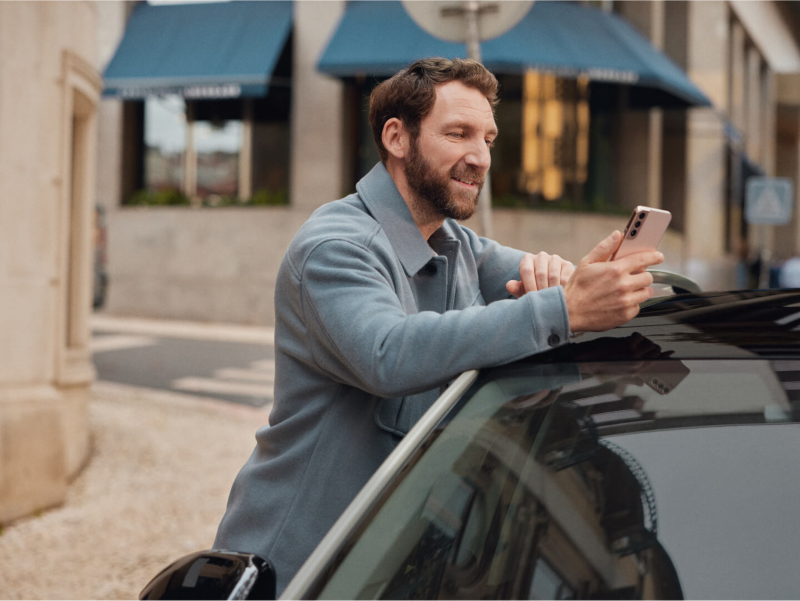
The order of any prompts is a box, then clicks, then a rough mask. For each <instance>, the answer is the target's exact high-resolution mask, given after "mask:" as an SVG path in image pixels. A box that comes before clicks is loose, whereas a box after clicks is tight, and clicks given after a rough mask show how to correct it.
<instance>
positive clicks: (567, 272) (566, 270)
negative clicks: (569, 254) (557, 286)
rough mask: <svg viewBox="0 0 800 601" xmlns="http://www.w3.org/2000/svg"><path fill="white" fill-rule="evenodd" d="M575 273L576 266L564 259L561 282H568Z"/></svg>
mask: <svg viewBox="0 0 800 601" xmlns="http://www.w3.org/2000/svg"><path fill="white" fill-rule="evenodd" d="M573 273H575V266H574V265H573V264H572V263H570V262H569V261H564V262H563V263H562V264H561V284H562V285H564V284H566V283H567V282H568V281H569V279H570V278H571V277H572V274H573Z"/></svg>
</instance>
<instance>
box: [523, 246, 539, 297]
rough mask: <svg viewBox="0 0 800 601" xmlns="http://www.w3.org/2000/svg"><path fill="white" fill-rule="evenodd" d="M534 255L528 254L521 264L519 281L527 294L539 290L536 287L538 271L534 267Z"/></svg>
mask: <svg viewBox="0 0 800 601" xmlns="http://www.w3.org/2000/svg"><path fill="white" fill-rule="evenodd" d="M533 260H534V259H533V255H532V254H530V253H528V254H526V255H525V256H524V257H522V260H521V261H520V262H519V279H520V280H521V282H522V287H523V288H524V289H525V292H532V291H534V290H538V288H537V287H536V269H535V268H534V266H533Z"/></svg>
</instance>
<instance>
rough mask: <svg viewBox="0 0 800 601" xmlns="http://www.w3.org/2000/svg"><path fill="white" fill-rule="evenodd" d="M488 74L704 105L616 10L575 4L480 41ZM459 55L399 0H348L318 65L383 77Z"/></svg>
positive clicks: (543, 8)
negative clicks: (550, 79) (636, 91)
mask: <svg viewBox="0 0 800 601" xmlns="http://www.w3.org/2000/svg"><path fill="white" fill-rule="evenodd" d="M481 52H482V54H483V62H484V64H485V65H486V66H487V67H488V68H489V69H490V70H492V71H493V72H494V73H505V74H509V73H510V74H513V73H523V72H524V71H526V70H528V69H536V70H539V71H547V72H552V73H556V74H557V75H561V76H564V77H577V76H578V75H585V76H587V77H589V78H590V79H591V80H592V81H600V82H613V83H622V84H629V85H632V86H637V87H643V88H649V89H650V90H653V91H656V92H660V93H661V94H660V95H659V94H655V95H653V94H651V95H650V97H651V98H652V99H653V103H654V104H659V103H660V104H671V103H674V104H679V105H701V106H709V105H710V104H711V102H710V101H709V100H708V98H707V97H706V96H705V95H704V94H703V93H702V92H701V91H700V90H699V89H698V88H697V87H696V86H695V85H694V84H693V83H692V82H691V81H690V80H689V78H688V77H687V76H686V74H685V73H684V72H683V71H682V70H681V69H680V67H678V66H677V65H676V64H675V63H673V62H672V61H671V60H670V59H669V58H667V57H666V56H665V55H664V54H663V53H661V52H659V51H658V50H656V49H655V48H654V47H653V45H652V44H651V43H650V42H649V40H647V39H646V38H645V37H644V36H642V35H641V34H640V33H639V32H637V31H636V30H635V29H634V28H633V27H632V26H631V25H630V24H629V23H628V22H627V21H625V20H624V19H622V18H621V17H619V16H618V15H614V14H610V13H606V12H603V11H600V10H598V9H595V8H592V7H587V6H582V5H579V4H576V3H573V2H547V1H542V0H539V1H537V2H535V3H534V5H533V7H532V8H531V10H530V12H529V13H528V14H527V15H526V16H525V18H524V19H523V20H522V21H521V22H520V23H519V24H518V25H517V26H516V27H514V28H513V29H511V30H510V31H508V32H507V33H505V34H503V35H502V36H500V37H498V38H495V39H493V40H489V41H486V42H484V43H483V44H481ZM430 56H445V57H449V58H456V57H459V58H464V57H465V56H466V48H465V46H464V45H463V44H455V43H451V42H444V41H442V40H439V39H437V38H434V37H433V36H431V35H429V34H427V33H426V32H425V31H423V30H422V29H420V28H419V27H418V26H417V25H416V24H415V23H414V22H413V21H412V20H411V17H409V16H408V14H407V13H406V11H405V9H404V8H403V6H402V4H401V3H400V2H396V1H395V2H370V1H356V2H350V3H349V4H348V6H347V10H346V12H345V14H344V17H343V18H342V21H341V23H340V24H339V28H338V29H337V30H336V33H335V34H334V36H333V38H332V39H331V41H330V43H329V44H328V47H327V48H326V50H325V52H324V53H323V55H322V58H321V59H320V61H319V65H318V66H319V70H320V71H322V72H323V73H328V74H330V75H335V76H338V77H355V76H372V77H386V76H389V75H392V74H394V73H396V72H397V71H399V70H400V69H402V68H403V67H406V66H408V65H409V64H410V63H411V62H413V61H414V60H416V59H419V58H425V57H430Z"/></svg>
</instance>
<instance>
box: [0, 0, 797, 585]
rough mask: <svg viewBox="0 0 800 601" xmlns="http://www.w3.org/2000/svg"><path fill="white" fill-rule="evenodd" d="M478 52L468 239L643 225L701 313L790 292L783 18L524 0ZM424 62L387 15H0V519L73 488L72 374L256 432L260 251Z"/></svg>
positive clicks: (424, 44) (84, 382) (534, 238)
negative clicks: (475, 207)
mask: <svg viewBox="0 0 800 601" xmlns="http://www.w3.org/2000/svg"><path fill="white" fill-rule="evenodd" d="M430 4H432V5H435V8H437V9H438V7H442V8H447V7H450V8H451V9H452V5H454V4H456V5H457V4H459V3H454V2H440V3H430ZM451 12H452V11H451ZM481 53H482V59H483V61H484V63H485V64H486V65H487V66H488V67H489V68H490V69H491V70H492V71H493V72H494V73H495V74H496V75H497V77H498V79H499V81H500V90H501V91H500V98H501V102H500V105H499V107H498V109H497V122H498V125H499V129H500V137H499V139H498V143H497V146H496V148H495V149H494V150H493V163H492V169H491V194H492V211H491V219H490V226H491V228H492V234H493V237H494V238H496V239H497V240H499V241H500V242H502V243H504V244H508V245H510V246H514V247H517V248H521V249H524V250H529V251H532V252H538V251H540V250H547V251H548V252H551V253H557V254H560V255H562V256H564V257H566V258H569V259H571V260H573V261H575V262H577V261H578V260H579V259H580V258H581V257H582V256H583V255H584V254H585V253H586V252H587V251H588V250H589V249H591V248H592V247H593V246H594V245H595V243H596V242H597V241H598V240H600V239H601V238H603V237H605V236H606V235H607V234H608V232H609V231H611V230H613V229H622V228H623V227H624V223H625V220H626V216H627V215H628V214H629V213H630V210H631V208H632V207H635V206H636V205H640V204H641V205H648V206H651V207H660V208H664V209H667V210H669V211H671V212H672V214H673V220H672V224H671V227H670V229H669V231H668V233H667V235H666V237H665V239H664V240H663V241H662V244H661V247H660V249H661V250H662V251H664V253H665V255H666V265H665V266H666V268H668V269H671V270H673V271H677V272H680V273H682V274H684V275H687V276H689V277H690V278H693V279H694V280H695V281H697V282H698V283H699V284H700V285H701V286H702V287H703V289H704V290H730V289H743V288H753V287H757V286H762V287H764V286H778V285H795V286H796V285H798V284H797V283H796V281H797V269H791V267H792V266H794V265H796V264H797V261H795V262H792V259H793V258H794V257H796V256H797V255H800V219H798V217H797V211H792V210H791V209H792V207H793V205H794V203H795V200H794V199H795V196H796V195H797V190H798V185H797V184H798V178H800V3H796V2H785V1H771V0H764V1H760V2H750V1H734V0H731V1H722V0H710V1H674V2H667V1H664V0H652V1H649V2H637V1H623V0H603V1H581V2H545V1H542V0H537V1H536V2H534V3H533V5H532V7H531V8H530V10H529V11H528V12H527V13H526V14H525V15H524V17H523V18H522V20H521V21H520V22H519V23H517V24H516V25H514V26H513V27H512V28H511V29H510V30H509V31H507V32H505V33H503V34H502V35H500V36H499V37H496V38H494V39H491V40H487V41H485V42H483V43H482V44H481ZM426 56H446V57H456V56H458V57H466V56H467V49H466V47H465V45H464V44H460V43H455V42H447V41H443V40H440V39H437V38H435V37H433V36H432V35H430V34H428V33H426V31H425V30H424V29H423V28H421V27H419V26H418V25H417V23H416V22H415V21H414V20H413V19H412V18H411V16H409V14H408V13H407V12H406V9H405V7H404V6H403V4H402V3H401V2H394V1H386V2H362V1H344V0H324V1H314V0H302V1H295V2H288V1H287V2H282V1H274V2H236V1H232V2H198V3H184V2H179V3H176V2H141V1H116V0H111V1H100V2H93V1H75V2H47V1H45V2H14V1H12V2H1V3H0V290H2V293H0V341H2V345H0V348H2V357H1V359H2V360H0V524H6V525H9V524H12V523H15V520H18V519H20V518H22V517H24V516H30V515H32V514H35V512H37V511H39V510H41V509H43V508H48V507H53V506H58V505H59V504H62V503H63V502H64V500H65V499H66V498H67V497H68V493H69V490H70V486H69V483H71V482H75V479H76V478H77V477H78V476H79V474H80V473H81V470H82V469H83V468H84V467H85V466H87V465H91V462H90V459H91V457H92V453H93V452H97V449H98V447H97V444H99V443H98V442H97V441H98V440H100V439H101V437H100V436H99V435H98V434H97V433H96V432H94V430H93V428H97V427H100V425H99V424H101V422H102V421H103V420H102V419H100V421H94V422H93V421H92V417H91V411H90V408H91V404H92V402H93V401H92V399H93V398H94V397H93V396H92V395H93V394H96V391H97V390H102V391H103V394H105V395H107V396H108V395H111V396H113V394H114V393H115V391H116V392H120V390H123V389H122V388H118V389H113V388H109V387H107V388H102V387H101V388H98V387H97V385H95V387H94V388H92V386H93V383H94V382H95V381H96V380H97V379H98V374H99V380H100V381H101V383H102V382H112V381H113V382H116V383H117V384H118V385H119V386H123V387H124V386H127V387H128V388H125V389H124V391H125V393H126V394H128V396H125V395H123V397H124V398H125V399H127V400H130V399H131V398H134V397H135V398H139V397H136V395H135V394H133V393H132V392H131V391H132V390H133V389H134V388H135V389H136V390H144V389H153V390H163V391H167V392H165V394H184V396H183V397H180V398H183V399H184V400H186V399H199V400H203V399H206V400H209V399H211V400H218V401H225V402H229V403H230V404H231V405H232V406H236V407H238V408H240V409H241V408H242V407H246V408H247V409H248V410H250V409H252V411H255V413H247V414H246V415H247V417H246V418H245V420H244V423H245V429H246V430H247V432H250V431H254V428H253V424H254V423H256V422H259V423H266V415H267V413H266V412H268V409H269V404H270V403H271V364H270V360H271V357H272V350H271V336H272V330H271V328H272V326H273V325H274V306H273V288H274V282H275V277H276V274H277V270H278V266H279V263H280V260H281V258H282V256H283V253H284V250H285V248H286V247H287V245H288V243H289V242H290V240H291V239H292V237H293V235H294V233H295V232H296V231H297V229H298V228H299V227H300V225H301V224H302V223H303V222H304V221H305V220H306V219H307V217H308V216H309V215H310V214H311V212H313V211H314V210H315V209H316V208H317V207H319V206H320V205H322V204H323V203H325V202H329V201H331V200H334V199H336V198H339V197H342V196H343V195H346V194H349V193H350V192H352V191H353V190H354V185H355V183H356V182H357V181H358V179H359V178H360V177H362V176H363V175H364V174H366V173H367V172H368V171H369V170H370V169H371V167H372V166H373V165H374V164H375V163H376V162H377V160H378V155H377V152H376V150H375V148H374V145H373V142H372V136H371V132H370V129H369V125H368V122H367V112H366V109H367V106H368V97H369V94H370V92H371V90H372V89H373V87H374V86H375V85H376V84H378V83H379V82H381V81H383V80H384V79H386V78H387V77H389V76H390V75H392V74H393V73H394V72H396V71H397V70H399V69H400V68H402V67H404V66H406V65H408V64H409V63H410V62H412V61H413V60H415V59H418V58H423V57H426ZM753 178H756V179H753ZM763 178H767V179H763ZM754 182H758V186H753V185H751V184H753V183H754ZM751 201H752V203H754V204H752V206H749V207H748V203H750V202H751ZM751 209H752V210H751ZM468 225H469V226H470V227H472V228H474V229H475V230H477V231H478V232H485V231H486V227H487V224H486V222H481V220H480V219H479V218H478V217H477V216H476V217H474V218H473V219H472V220H470V222H469V223H468ZM782 268H783V271H782ZM782 276H783V280H782V279H781V277H782ZM176 320H177V321H178V322H180V323H179V326H175V327H177V329H175V327H173V326H174V325H175V322H176ZM209 323H210V324H228V325H229V326H230V327H228V328H227V329H226V328H225V327H223V326H214V327H212V326H208V327H205V329H204V327H201V326H198V327H197V328H195V329H194V330H193V329H192V327H191V326H190V325H189V324H209ZM159 324H161V325H160V326H159ZM169 324H173V325H169ZM180 324H182V325H180ZM159 328H160V329H159ZM170 328H172V329H170ZM181 328H183V329H181ZM198 328H199V329H198ZM198 332H199V333H198ZM181 341H182V342H181ZM201 342H202V344H201ZM212 343H213V344H212ZM203 344H205V346H203ZM123 353H126V354H123ZM198 365H202V368H199V367H197V366H198ZM225 369H227V370H238V371H234V372H231V371H227V372H221V371H220V370H225ZM137 370H138V371H137ZM220 382H224V384H221V383H220ZM237 386H238V388H237ZM248 386H249V388H248ZM93 390H94V391H95V392H94V393H93V392H92V391H93ZM131 394H133V396H131ZM192 395H194V396H192ZM170 398H172V397H170ZM176 398H177V397H176ZM172 400H173V401H175V398H172ZM126 402H127V401H126ZM176 402H180V399H179V400H178V401H176ZM103 415H105V414H103ZM231 415H233V414H231ZM235 415H236V416H237V417H236V419H239V418H240V417H241V416H242V415H243V414H242V413H241V412H240V413H236V414H235ZM107 418H108V416H106V418H103V419H107ZM98 419H99V418H98ZM108 419H110V418H108ZM237 432H238V431H237ZM251 441H252V439H247V440H246V441H245V442H246V444H245V445H244V447H247V448H249V447H250V446H251V444H252V442H251ZM109 444H111V443H109ZM193 444H194V443H193ZM244 447H243V450H242V451H241V453H242V456H241V457H240V456H239V455H237V456H236V457H235V459H234V460H232V461H230V463H229V464H226V467H225V470H226V471H225V472H224V474H223V475H222V476H221V478H222V480H221V482H222V483H221V484H220V485H219V486H218V487H217V488H218V489H219V490H218V491H217V493H215V494H218V495H219V498H220V499H221V501H219V503H220V504H221V506H219V505H217V506H215V508H214V509H213V510H211V514H210V515H212V516H221V512H222V511H223V510H224V496H225V494H226V492H227V486H228V485H229V483H230V481H232V478H233V475H234V473H231V469H232V468H230V466H231V465H238V464H239V463H240V461H239V460H240V459H241V461H244V459H245V458H246V449H244ZM187 449H188V447H186V448H184V452H185V451H186V450H187ZM215 490H216V489H215ZM131 494H132V493H131ZM211 521H212V522H213V519H212V520H211ZM215 526H216V524H215V523H212V524H211V530H210V532H211V535H213V528H214V527H215ZM7 530H8V531H9V532H10V531H11V530H13V527H12V528H8V527H7ZM0 534H2V530H0ZM4 538H6V540H8V536H6V537H4ZM209 542H210V541H209ZM3 544H4V541H3V538H0V554H1V553H2V551H3ZM8 548H9V547H6V549H8ZM190 550H191V549H190ZM147 568H148V569H150V568H151V564H147ZM0 580H2V578H0ZM142 584H144V583H142ZM54 590H55V589H54ZM128 592H129V591H128ZM134 592H135V591H134ZM51 593H52V591H51ZM106 593H107V594H108V595H111V596H113V595H114V594H121V595H122V596H125V594H127V593H125V594H123V593H114V591H110V592H109V591H106ZM106 593H104V594H106ZM97 594H98V595H100V593H97ZM77 596H79V597H80V596H83V595H80V594H79V595H77Z"/></svg>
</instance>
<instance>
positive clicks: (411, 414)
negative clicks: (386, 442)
mask: <svg viewBox="0 0 800 601" xmlns="http://www.w3.org/2000/svg"><path fill="white" fill-rule="evenodd" d="M438 397H439V389H438V388H436V389H434V390H429V391H427V392H423V393H420V394H415V395H412V396H405V397H401V398H395V399H381V400H380V402H379V403H378V406H377V407H376V408H375V423H376V424H377V425H378V427H379V428H380V429H381V430H384V431H386V432H389V433H391V434H394V435H395V436H400V437H403V436H405V435H406V434H407V433H408V431H409V430H411V428H413V427H414V424H416V423H417V421H419V418H420V417H422V414H423V413H425V412H426V411H427V410H428V409H429V408H430V406H431V405H433V402H434V401H435V400H436V399H437V398H438Z"/></svg>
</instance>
